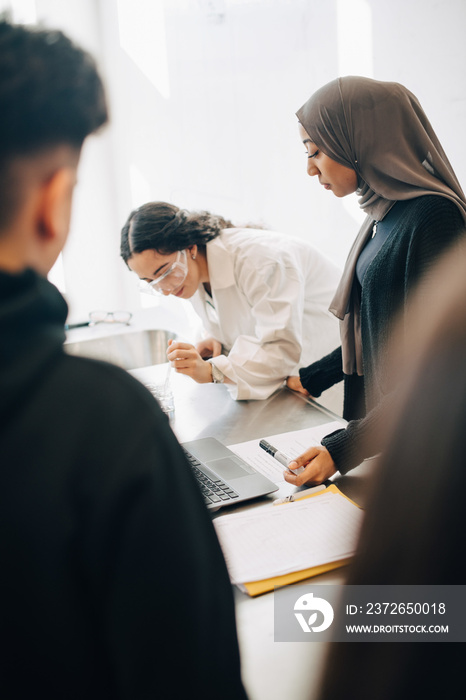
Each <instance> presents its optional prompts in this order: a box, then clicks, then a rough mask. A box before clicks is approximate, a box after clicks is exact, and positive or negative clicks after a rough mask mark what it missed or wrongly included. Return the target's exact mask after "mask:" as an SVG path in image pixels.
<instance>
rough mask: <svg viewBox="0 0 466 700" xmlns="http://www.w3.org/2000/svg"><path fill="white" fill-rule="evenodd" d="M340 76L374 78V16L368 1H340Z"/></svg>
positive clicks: (338, 24)
mask: <svg viewBox="0 0 466 700" xmlns="http://www.w3.org/2000/svg"><path fill="white" fill-rule="evenodd" d="M337 36H338V74H339V75H364V76H365V77H366V78H372V77H373V73H374V60H373V54H372V12H371V8H370V5H369V3H368V1H367V0H338V1H337Z"/></svg>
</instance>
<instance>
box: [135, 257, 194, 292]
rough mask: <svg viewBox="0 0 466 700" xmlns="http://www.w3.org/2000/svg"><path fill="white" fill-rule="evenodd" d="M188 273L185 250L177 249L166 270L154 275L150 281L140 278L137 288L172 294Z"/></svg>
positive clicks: (142, 290)
mask: <svg viewBox="0 0 466 700" xmlns="http://www.w3.org/2000/svg"><path fill="white" fill-rule="evenodd" d="M187 274H188V258H187V254H186V250H179V251H178V252H177V254H176V260H175V262H174V263H173V264H172V265H170V267H169V268H168V270H166V271H165V272H164V273H163V274H161V275H159V277H156V278H155V280H152V282H146V281H145V280H140V285H139V289H140V291H141V292H145V293H146V294H157V295H158V294H164V293H165V294H167V293H168V294H172V293H173V292H174V291H175V290H176V289H178V288H179V287H181V285H182V284H183V282H184V281H185V279H186V275H187Z"/></svg>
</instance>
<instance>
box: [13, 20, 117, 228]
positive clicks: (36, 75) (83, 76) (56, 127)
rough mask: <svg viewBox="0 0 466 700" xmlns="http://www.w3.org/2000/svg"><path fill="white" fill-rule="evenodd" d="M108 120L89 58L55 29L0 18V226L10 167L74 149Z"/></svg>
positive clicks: (101, 90) (100, 82)
mask: <svg viewBox="0 0 466 700" xmlns="http://www.w3.org/2000/svg"><path fill="white" fill-rule="evenodd" d="M107 119H108V114H107V106H106V100H105V93H104V88H103V85H102V81H101V79H100V76H99V74H98V72H97V68H96V65H95V62H94V59H93V58H92V57H91V56H90V55H89V54H88V53H87V52H85V51H83V50H82V49H81V48H79V47H78V46H76V45H75V44H74V43H73V42H72V41H71V40H70V39H69V38H68V37H67V36H65V34H63V33H62V32H60V31H55V30H48V29H41V28H31V27H26V26H23V25H15V24H11V23H10V22H8V21H7V20H6V19H5V18H4V17H3V18H1V17H0V225H1V226H4V225H5V224H6V223H8V220H9V218H10V217H11V215H12V213H13V212H14V209H15V206H16V204H15V202H16V199H17V194H18V193H17V192H16V190H17V189H18V185H15V184H14V183H12V181H11V177H10V173H9V171H10V164H11V163H12V161H13V160H14V159H15V158H16V157H18V156H30V155H35V154H36V153H39V152H40V151H41V150H43V149H46V148H50V147H55V146H59V145H69V146H72V147H76V148H78V149H79V148H80V147H81V146H82V144H83V141H84V139H85V138H86V136H88V135H89V134H91V133H92V132H94V131H96V130H97V129H98V128H99V127H100V126H102V125H103V124H104V123H105V122H106V121H107Z"/></svg>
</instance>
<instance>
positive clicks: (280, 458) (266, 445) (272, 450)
mask: <svg viewBox="0 0 466 700" xmlns="http://www.w3.org/2000/svg"><path fill="white" fill-rule="evenodd" d="M259 447H262V449H263V450H265V451H266V452H268V453H269V455H272V457H273V458H274V459H276V460H277V462H280V464H283V466H284V467H288V462H291V460H290V459H289V457H287V456H286V455H284V454H283V452H279V451H278V450H277V448H276V447H274V446H273V445H271V444H270V442H267V440H261V441H260V442H259Z"/></svg>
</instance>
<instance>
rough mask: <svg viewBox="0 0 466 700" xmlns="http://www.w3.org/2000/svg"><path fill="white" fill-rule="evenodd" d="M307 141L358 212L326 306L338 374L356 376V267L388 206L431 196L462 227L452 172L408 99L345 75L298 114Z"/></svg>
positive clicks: (403, 92)
mask: <svg viewBox="0 0 466 700" xmlns="http://www.w3.org/2000/svg"><path fill="white" fill-rule="evenodd" d="M296 114H297V117H298V119H299V121H300V123H301V124H302V126H303V127H304V129H305V130H306V132H307V133H308V135H309V138H310V139H311V140H312V141H313V142H314V143H315V144H316V146H318V148H319V149H321V150H322V152H323V153H325V155H327V156H328V157H329V158H332V159H333V160H335V161H336V162H337V163H340V164H341V165H345V166H346V167H348V168H352V169H353V170H355V171H356V173H357V175H358V181H359V188H358V190H357V194H358V195H359V206H360V207H361V209H363V210H364V211H365V212H366V213H367V215H368V216H367V218H366V220H365V221H364V223H363V225H362V226H361V229H360V231H359V234H358V236H357V237H356V240H355V241H354V243H353V246H352V248H351V250H350V252H349V255H348V259H347V261H346V265H345V268H344V270H343V275H342V278H341V281H340V284H339V286H338V289H337V291H336V294H335V296H334V298H333V300H332V303H331V305H330V311H331V312H332V313H333V314H335V316H336V317H337V318H339V319H340V321H341V323H340V333H341V342H342V351H343V371H344V373H345V374H353V373H354V372H357V373H358V374H359V375H362V374H363V373H364V372H363V364H362V345H361V328H360V317H359V295H358V294H356V293H355V285H353V281H354V275H355V269H356V262H357V260H358V257H359V254H360V253H361V251H362V249H363V248H364V246H365V244H366V242H367V240H368V238H369V236H370V235H371V233H372V226H373V223H374V221H381V220H382V219H383V218H384V216H385V215H386V214H387V213H388V211H389V210H390V208H391V207H392V206H393V204H394V203H395V202H396V201H399V200H406V199H413V198H414V197H420V196H422V195H428V194H438V195H440V196H442V197H446V198H447V199H450V200H451V201H453V202H454V203H455V204H456V205H457V206H458V208H459V210H460V211H461V214H462V216H463V218H464V219H465V221H466V199H465V196H464V193H463V190H462V189H461V186H460V184H459V182H458V180H457V178H456V175H455V173H454V171H453V168H452V167H451V165H450V162H449V160H448V158H447V156H446V155H445V152H444V150H443V148H442V146H441V144H440V141H439V140H438V138H437V136H436V134H435V132H434V130H433V129H432V126H431V125H430V122H429V120H428V119H427V117H426V115H425V113H424V111H423V109H422V107H421V105H420V104H419V102H418V100H417V99H416V97H415V96H414V95H413V94H412V93H411V92H410V91H409V90H407V89H406V88H405V87H403V86H402V85H400V84H398V83H387V82H381V81H379V80H372V79H370V78H360V77H356V76H354V77H353V76H349V77H346V78H337V79H336V80H333V81H332V82H330V83H328V84H327V85H324V86H323V87H322V88H320V90H317V92H315V93H314V94H313V95H312V96H311V97H310V98H309V100H308V101H307V102H306V103H305V104H304V105H303V106H302V107H301V109H299V110H298V112H297V113H296Z"/></svg>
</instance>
